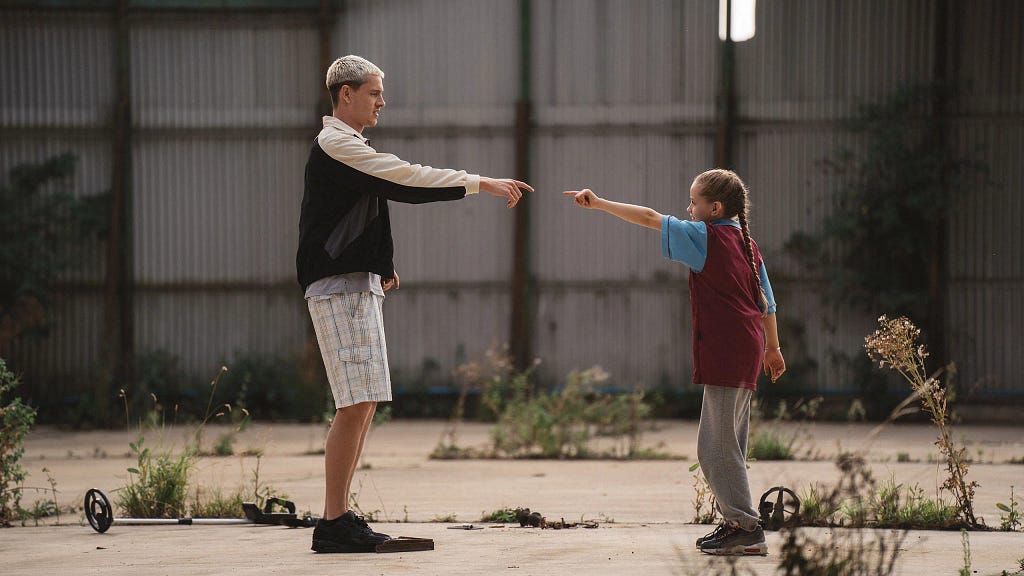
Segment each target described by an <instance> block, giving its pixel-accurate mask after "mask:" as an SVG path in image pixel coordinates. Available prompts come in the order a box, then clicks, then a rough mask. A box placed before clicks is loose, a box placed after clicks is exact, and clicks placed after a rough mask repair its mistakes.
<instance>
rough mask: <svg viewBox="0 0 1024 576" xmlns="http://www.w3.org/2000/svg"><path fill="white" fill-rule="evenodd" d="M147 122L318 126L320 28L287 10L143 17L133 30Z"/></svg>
mask: <svg viewBox="0 0 1024 576" xmlns="http://www.w3.org/2000/svg"><path fill="white" fill-rule="evenodd" d="M131 44H132V46H131V63H132V66H131V84H132V93H131V99H132V117H133V121H134V122H135V125H136V126H137V127H140V128H157V127H181V128H241V127H259V128H282V127H283V128H293V127H296V126H298V127H302V126H311V127H315V126H316V124H315V122H316V120H317V110H316V104H317V100H318V97H319V93H318V92H317V91H316V89H317V87H318V86H323V82H322V80H319V79H318V76H319V73H318V70H317V68H318V64H317V63H318V51H317V35H316V31H315V29H313V28H312V27H311V26H310V23H308V22H307V21H300V22H296V21H295V20H294V19H293V18H286V17H280V16H277V17H260V18H258V19H257V17H243V18H230V19H225V18H218V17H215V16H210V17H207V18H202V19H178V18H168V19H164V18H154V19H149V18H145V19H143V18H139V19H137V21H134V22H133V26H132V32H131Z"/></svg>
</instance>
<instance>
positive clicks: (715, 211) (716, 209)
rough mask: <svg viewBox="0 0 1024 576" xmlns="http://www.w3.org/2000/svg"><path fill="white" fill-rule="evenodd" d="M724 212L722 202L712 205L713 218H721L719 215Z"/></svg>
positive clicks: (715, 202)
mask: <svg viewBox="0 0 1024 576" xmlns="http://www.w3.org/2000/svg"><path fill="white" fill-rule="evenodd" d="M722 210H724V208H723V207H722V203H721V202H719V201H717V200H716V201H714V202H712V203H711V215H712V216H719V215H721V214H722Z"/></svg>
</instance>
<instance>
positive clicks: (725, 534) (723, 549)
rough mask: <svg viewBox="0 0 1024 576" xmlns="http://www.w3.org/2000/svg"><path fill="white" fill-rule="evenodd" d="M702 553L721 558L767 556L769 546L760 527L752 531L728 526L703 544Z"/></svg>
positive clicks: (701, 546)
mask: <svg viewBox="0 0 1024 576" xmlns="http://www.w3.org/2000/svg"><path fill="white" fill-rule="evenodd" d="M700 551H701V552H704V553H705V554H715V555H720V556H765V555H767V554H768V544H766V543H765V541H764V530H762V529H761V527H760V526H758V527H757V528H754V529H753V530H750V531H747V530H744V529H742V528H740V527H739V526H727V527H725V529H724V530H721V531H718V534H717V536H715V537H714V538H711V539H708V540H704V541H703V542H701V545H700Z"/></svg>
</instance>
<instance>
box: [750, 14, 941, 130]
mask: <svg viewBox="0 0 1024 576" xmlns="http://www.w3.org/2000/svg"><path fill="white" fill-rule="evenodd" d="M934 19H935V16H934V2H932V1H930V0H910V1H903V2H888V1H886V0H857V1H853V2H844V1H837V0H830V1H825V2H822V1H819V0H784V1H780V2H760V3H758V5H757V34H756V35H755V36H754V38H752V39H751V40H750V41H747V42H740V43H738V44H737V45H736V46H737V47H736V58H737V90H738V100H739V102H740V105H739V109H740V114H741V115H742V116H744V117H749V118H750V119H752V120H756V121H766V120H797V121H808V120H818V119H827V120H832V119H836V118H840V117H843V116H847V115H849V114H850V113H852V112H854V111H855V110H856V106H857V105H858V104H859V103H862V102H866V101H870V100H874V99H877V98H880V97H882V96H884V95H886V94H888V93H889V92H891V91H892V90H895V89H897V88H900V87H902V86H905V85H907V84H913V83H920V82H928V81H930V80H931V77H932V67H933V66H932V52H933V44H934V39H933V38H934V36H933V32H934V31H933V28H934Z"/></svg>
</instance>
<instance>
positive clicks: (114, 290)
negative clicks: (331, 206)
mask: <svg viewBox="0 0 1024 576" xmlns="http://www.w3.org/2000/svg"><path fill="white" fill-rule="evenodd" d="M114 59H115V61H114V78H115V92H114V114H113V125H114V126H113V136H114V137H113V151H112V152H113V153H112V158H113V162H112V169H113V173H112V175H111V190H110V195H111V202H110V236H109V237H108V238H107V267H106V278H105V291H104V323H105V326H104V344H105V345H104V349H105V352H106V355H107V358H106V364H107V368H108V370H109V375H110V377H111V381H109V382H107V381H101V382H100V383H98V384H97V390H96V400H97V402H96V408H97V410H98V411H99V413H98V414H96V417H97V421H98V422H102V421H103V419H104V418H105V417H106V416H107V414H106V410H107V407H108V401H109V400H110V399H111V397H112V393H113V390H112V389H110V388H109V385H110V384H114V385H115V386H117V387H125V386H127V385H128V384H130V383H131V382H132V378H133V375H132V363H133V361H132V360H133V356H134V352H135V350H134V349H135V339H134V321H133V294H132V225H131V214H132V201H131V197H132V193H131V182H132V110H131V29H130V25H129V21H128V0H119V1H118V3H117V6H116V8H115V12H114ZM101 380H103V379H101Z"/></svg>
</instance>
